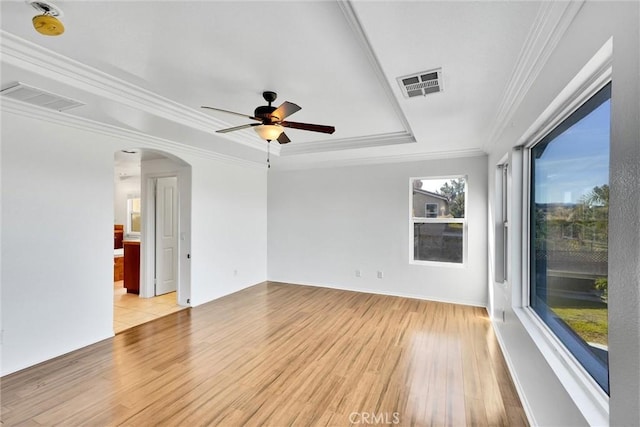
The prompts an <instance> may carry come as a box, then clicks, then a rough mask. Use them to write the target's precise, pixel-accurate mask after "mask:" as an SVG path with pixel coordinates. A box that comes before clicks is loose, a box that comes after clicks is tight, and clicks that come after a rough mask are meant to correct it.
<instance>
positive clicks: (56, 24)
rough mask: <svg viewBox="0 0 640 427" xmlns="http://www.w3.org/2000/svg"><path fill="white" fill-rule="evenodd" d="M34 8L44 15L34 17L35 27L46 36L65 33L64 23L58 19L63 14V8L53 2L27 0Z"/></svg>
mask: <svg viewBox="0 0 640 427" xmlns="http://www.w3.org/2000/svg"><path fill="white" fill-rule="evenodd" d="M27 3H29V4H30V5H31V6H33V8H34V9H36V10H37V11H39V12H41V13H42V15H36V16H34V17H33V20H32V21H33V28H35V30H36V31H37V32H39V33H40V34H43V35H45V36H59V35H60V34H62V33H64V25H63V24H62V22H61V21H60V20H59V19H58V17H60V16H62V10H60V8H59V7H57V6H56V5H54V4H53V3H49V2H46V1H41V0H27Z"/></svg>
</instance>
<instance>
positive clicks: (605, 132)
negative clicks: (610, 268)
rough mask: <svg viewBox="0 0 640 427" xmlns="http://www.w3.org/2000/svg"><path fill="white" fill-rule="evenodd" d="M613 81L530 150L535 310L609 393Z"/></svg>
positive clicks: (531, 270) (532, 303)
mask: <svg viewBox="0 0 640 427" xmlns="http://www.w3.org/2000/svg"><path fill="white" fill-rule="evenodd" d="M610 99H611V83H609V84H607V85H606V86H605V87H604V88H602V89H601V90H599V91H598V92H597V93H596V94H595V95H593V96H592V97H591V98H590V99H588V100H587V101H586V102H585V103H584V104H582V106H581V107H580V108H578V109H577V110H576V111H575V112H574V113H573V114H571V115H570V116H569V117H567V118H566V119H565V120H564V121H563V122H562V123H560V124H559V125H558V126H557V127H555V129H553V130H552V131H551V132H550V133H548V134H547V135H546V136H545V137H544V138H542V139H541V140H540V141H539V142H538V143H537V144H535V145H533V146H532V147H531V148H530V185H529V187H530V188H529V194H530V198H529V209H530V212H529V236H530V240H529V244H530V248H529V276H530V286H529V304H530V306H531V308H533V310H534V311H535V312H536V313H537V314H538V316H539V317H540V319H541V320H542V321H543V322H544V323H545V324H546V325H547V326H548V327H549V328H550V329H551V331H552V332H553V333H554V334H555V335H556V336H557V337H558V338H559V339H560V341H562V343H563V344H564V345H565V347H566V348H567V349H568V350H569V351H570V352H571V353H572V354H573V356H574V357H575V359H577V360H578V362H580V364H581V365H582V366H583V367H584V368H585V369H586V370H587V372H588V373H589V374H590V375H591V376H592V377H593V378H594V379H595V380H596V382H597V383H598V384H599V385H600V386H601V387H602V389H603V390H605V391H606V392H607V393H608V391H609V378H608V373H609V370H608V350H607V342H608V325H607V259H608V250H607V238H608V217H609V209H608V207H609V138H610V137H609V130H610Z"/></svg>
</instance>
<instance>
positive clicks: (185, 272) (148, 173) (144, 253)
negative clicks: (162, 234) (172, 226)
mask: <svg viewBox="0 0 640 427" xmlns="http://www.w3.org/2000/svg"><path fill="white" fill-rule="evenodd" d="M145 163H146V162H142V173H141V184H142V185H141V187H142V188H141V199H142V200H141V202H142V224H141V228H142V231H141V238H140V297H141V298H151V297H154V296H155V283H154V279H155V262H156V257H155V249H156V235H155V223H156V209H155V203H156V200H155V199H156V191H155V183H156V180H157V179H158V178H168V177H176V178H177V181H178V192H177V193H178V194H177V203H178V275H177V283H176V294H177V304H178V305H181V306H187V307H188V306H190V305H191V255H190V251H191V166H189V165H186V166H182V165H180V164H177V163H175V162H174V161H172V160H169V159H166V160H152V161H149V164H151V165H145Z"/></svg>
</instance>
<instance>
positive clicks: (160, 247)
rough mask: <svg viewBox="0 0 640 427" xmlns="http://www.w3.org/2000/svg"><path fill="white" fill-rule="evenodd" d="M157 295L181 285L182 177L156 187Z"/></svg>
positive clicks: (160, 183) (163, 179)
mask: <svg viewBox="0 0 640 427" xmlns="http://www.w3.org/2000/svg"><path fill="white" fill-rule="evenodd" d="M155 277H156V281H155V283H156V289H155V293H156V295H162V294H166V293H168V292H173V291H175V290H176V285H177V282H178V178H177V177H175V176H173V177H168V178H158V180H157V185H156V276H155Z"/></svg>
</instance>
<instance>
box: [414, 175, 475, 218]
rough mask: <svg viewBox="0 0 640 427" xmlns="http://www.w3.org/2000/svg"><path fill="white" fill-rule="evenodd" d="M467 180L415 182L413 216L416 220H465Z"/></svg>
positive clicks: (423, 180)
mask: <svg viewBox="0 0 640 427" xmlns="http://www.w3.org/2000/svg"><path fill="white" fill-rule="evenodd" d="M465 185H466V182H465V179H464V178H456V179H416V180H414V181H413V216H414V217H416V218H464V214H465V212H464V207H465V200H464V195H465Z"/></svg>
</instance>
